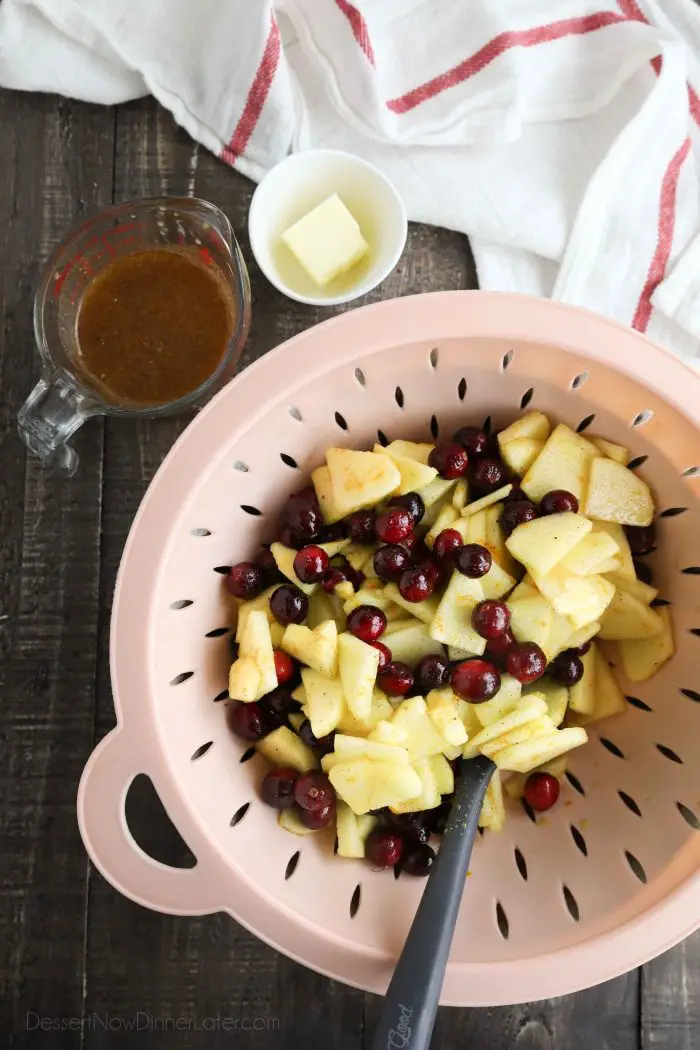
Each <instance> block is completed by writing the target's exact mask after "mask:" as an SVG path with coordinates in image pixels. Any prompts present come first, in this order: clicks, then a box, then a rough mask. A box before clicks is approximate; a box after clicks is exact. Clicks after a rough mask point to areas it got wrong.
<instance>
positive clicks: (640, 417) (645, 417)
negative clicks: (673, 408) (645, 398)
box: [630, 408, 654, 427]
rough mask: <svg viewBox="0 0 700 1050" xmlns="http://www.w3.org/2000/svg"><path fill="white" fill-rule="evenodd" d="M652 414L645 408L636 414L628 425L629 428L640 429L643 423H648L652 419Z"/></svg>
mask: <svg viewBox="0 0 700 1050" xmlns="http://www.w3.org/2000/svg"><path fill="white" fill-rule="evenodd" d="M653 415H654V413H653V412H652V411H651V409H649V408H645V409H644V411H643V412H638V413H637V415H636V416H635V417H634V419H633V420H632V422H631V423H630V426H631V427H641V426H643V425H644V423H648V422H649V420H650V419H652V418H653Z"/></svg>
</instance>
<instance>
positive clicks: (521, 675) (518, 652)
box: [506, 642, 547, 685]
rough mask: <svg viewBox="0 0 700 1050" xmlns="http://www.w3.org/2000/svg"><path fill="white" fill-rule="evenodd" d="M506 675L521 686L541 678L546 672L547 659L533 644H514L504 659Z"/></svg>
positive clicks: (537, 646)
mask: <svg viewBox="0 0 700 1050" xmlns="http://www.w3.org/2000/svg"><path fill="white" fill-rule="evenodd" d="M506 667H507V669H508V674H512V675H513V678H517V679H518V681H519V682H522V684H523V685H527V684H528V682H534V681H536V680H537V679H538V678H541V677H542V675H543V674H544V672H545V671H546V670H547V657H546V656H545V655H544V653H543V652H542V650H541V649H540V647H539V645H536V644H535V643H534V642H516V644H515V645H514V646H513V647H512V648H511V650H510V652H509V653H508V656H507V657H506Z"/></svg>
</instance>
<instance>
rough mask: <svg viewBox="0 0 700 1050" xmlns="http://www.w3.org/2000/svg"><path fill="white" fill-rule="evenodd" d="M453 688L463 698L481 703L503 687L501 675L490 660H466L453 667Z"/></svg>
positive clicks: (474, 702)
mask: <svg viewBox="0 0 700 1050" xmlns="http://www.w3.org/2000/svg"><path fill="white" fill-rule="evenodd" d="M452 688H453V689H454V691H455V693H457V695H458V696H461V697H462V699H463V700H470V701H471V702H472V703H473V704H480V703H482V702H483V701H484V700H490V699H491V697H492V696H495V695H496V693H497V692H498V690H499V689H500V688H501V676H500V674H499V673H498V671H497V670H496V668H495V667H494V666H493V664H490V663H489V662H488V660H465V661H464V662H463V663H461V664H457V665H456V666H455V667H453V668H452Z"/></svg>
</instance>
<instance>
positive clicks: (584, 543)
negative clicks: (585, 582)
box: [559, 531, 622, 576]
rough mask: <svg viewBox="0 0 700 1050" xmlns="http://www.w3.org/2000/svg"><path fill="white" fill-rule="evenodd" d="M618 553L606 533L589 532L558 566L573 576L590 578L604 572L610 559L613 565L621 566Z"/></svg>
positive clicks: (612, 540)
mask: <svg viewBox="0 0 700 1050" xmlns="http://www.w3.org/2000/svg"><path fill="white" fill-rule="evenodd" d="M618 552H619V547H618V546H617V544H616V543H615V540H614V539H613V538H612V536H610V535H609V534H608V533H607V532H598V531H595V532H590V533H589V534H588V535H587V536H584V538H583V539H582V540H580V542H579V543H577V544H576V546H575V547H574V548H573V550H570V551H569V553H568V554H565V555H564V557H563V558H562V560H561V562H560V563H559V564H560V565H561V567H562V569H566V571H567V572H573V573H574V575H575V576H591V575H592V574H593V573H597V572H604V571H606V570H605V565H606V562H609V561H610V559H611V558H613V559H614V561H613V564H614V565H620V564H622V559H621V558H619V554H618ZM616 555H618V557H617V558H616Z"/></svg>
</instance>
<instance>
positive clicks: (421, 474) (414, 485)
mask: <svg viewBox="0 0 700 1050" xmlns="http://www.w3.org/2000/svg"><path fill="white" fill-rule="evenodd" d="M374 451H375V452H376V453H378V454H380V455H383V454H385V455H387V456H389V458H390V459H391V461H392V463H395V464H396V466H397V467H398V468H399V473H400V475H401V481H400V483H399V486H398V488H397V489H396V492H395V493H394V495H395V496H403V495H405V494H406V493H407V492H417V491H418V490H419V489H423V488H425V486H426V485H429V484H430V482H431V481H433V480H434V479H435V478H436V477H437V470H435V467H429V466H427V464H425V463H419V462H418V461H417V460H415V459H409V458H408V457H407V456H397V455H396V454H395V453H393V452H392V451H391V445H387V447H386V448H383V447H382V445H375V446H374Z"/></svg>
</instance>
